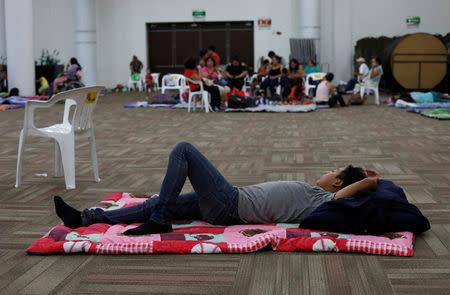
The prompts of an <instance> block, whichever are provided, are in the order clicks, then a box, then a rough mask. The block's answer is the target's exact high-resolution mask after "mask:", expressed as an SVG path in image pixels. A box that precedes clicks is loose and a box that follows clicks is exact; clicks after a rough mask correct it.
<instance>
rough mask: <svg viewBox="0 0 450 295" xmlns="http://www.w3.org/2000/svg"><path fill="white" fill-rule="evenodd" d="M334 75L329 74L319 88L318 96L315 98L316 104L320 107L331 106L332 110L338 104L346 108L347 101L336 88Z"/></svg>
mask: <svg viewBox="0 0 450 295" xmlns="http://www.w3.org/2000/svg"><path fill="white" fill-rule="evenodd" d="M333 78H334V74H333V73H327V74H326V75H325V78H323V79H322V81H321V82H320V83H319V85H318V86H317V90H316V96H315V97H314V102H315V103H316V104H318V105H329V106H330V108H332V107H334V106H335V105H336V103H337V102H339V104H340V105H341V107H345V106H346V104H345V101H344V99H343V98H342V96H341V95H340V94H339V93H338V92H337V91H336V88H334V85H333V83H331V81H333Z"/></svg>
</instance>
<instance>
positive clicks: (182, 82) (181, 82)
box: [161, 74, 186, 98]
mask: <svg viewBox="0 0 450 295" xmlns="http://www.w3.org/2000/svg"><path fill="white" fill-rule="evenodd" d="M170 77H171V79H170ZM169 81H174V82H175V85H169V84H168V83H169ZM161 82H162V83H161V93H165V92H166V90H178V91H179V92H180V98H181V97H183V92H184V91H185V89H186V78H185V77H184V76H183V75H180V74H167V75H164V77H163V78H162V81H161Z"/></svg>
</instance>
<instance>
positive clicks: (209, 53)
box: [205, 45, 220, 71]
mask: <svg viewBox="0 0 450 295" xmlns="http://www.w3.org/2000/svg"><path fill="white" fill-rule="evenodd" d="M206 54H207V56H211V57H212V58H213V59H214V61H215V62H216V70H217V71H218V70H219V66H220V57H219V55H218V54H217V52H216V46H215V45H209V46H208V50H207V51H206ZM205 61H206V60H205Z"/></svg>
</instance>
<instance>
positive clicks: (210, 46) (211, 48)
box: [208, 45, 216, 52]
mask: <svg viewBox="0 0 450 295" xmlns="http://www.w3.org/2000/svg"><path fill="white" fill-rule="evenodd" d="M208 50H211V51H214V52H215V51H216V46H214V45H209V46H208Z"/></svg>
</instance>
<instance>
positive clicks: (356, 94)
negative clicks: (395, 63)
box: [349, 57, 383, 105]
mask: <svg viewBox="0 0 450 295" xmlns="http://www.w3.org/2000/svg"><path fill="white" fill-rule="evenodd" d="M371 65H372V67H371V68H370V70H369V72H368V73H367V74H366V75H363V76H362V82H360V83H358V84H356V85H355V89H353V94H352V96H351V97H350V100H349V102H350V104H358V105H359V104H363V103H364V102H365V101H366V97H365V94H364V93H363V94H362V96H361V93H360V92H361V88H362V87H378V84H379V83H380V80H381V76H383V67H382V66H381V59H380V58H378V57H374V58H372V64H371Z"/></svg>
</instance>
